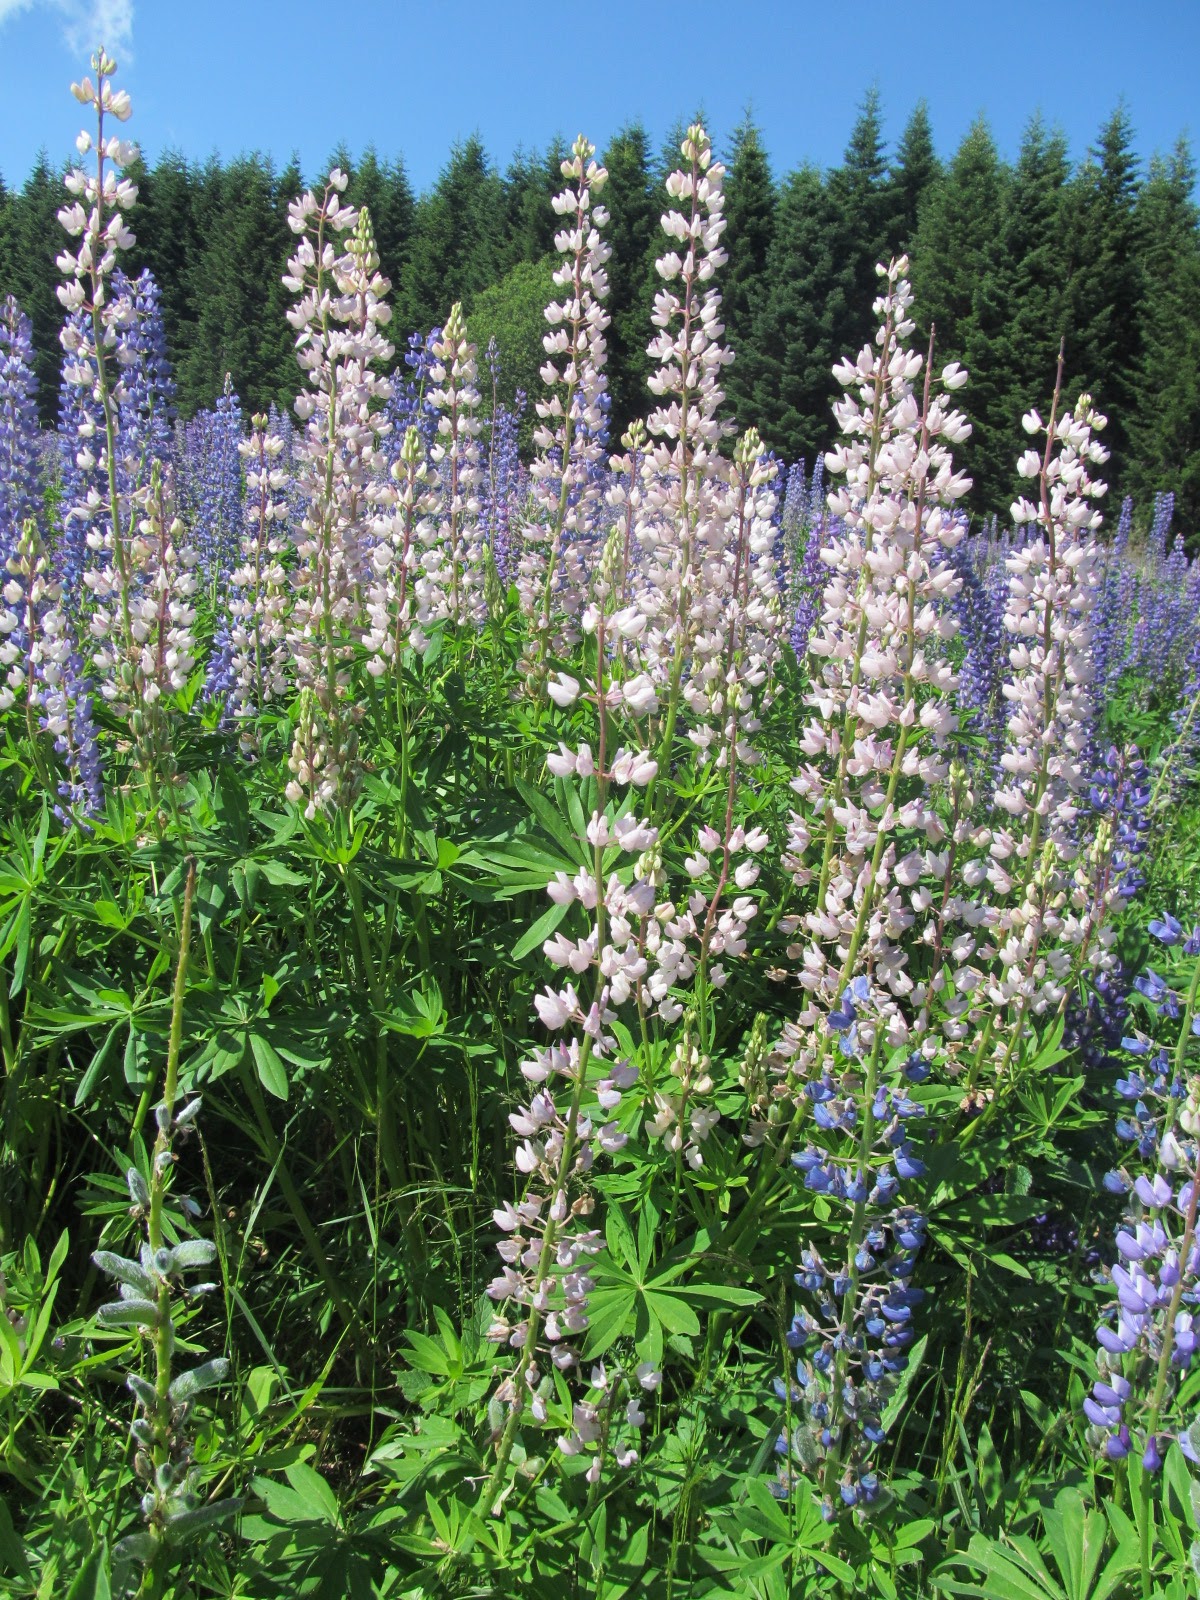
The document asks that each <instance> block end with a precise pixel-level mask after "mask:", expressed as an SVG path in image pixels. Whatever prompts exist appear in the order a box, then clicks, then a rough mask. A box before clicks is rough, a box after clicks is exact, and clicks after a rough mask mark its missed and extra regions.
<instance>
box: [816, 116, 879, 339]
mask: <svg viewBox="0 0 1200 1600" xmlns="http://www.w3.org/2000/svg"><path fill="white" fill-rule="evenodd" d="M825 206H826V218H827V223H826V225H827V227H828V229H829V232H830V241H829V249H830V253H831V255H832V258H833V266H834V271H835V273H836V289H835V291H834V293H833V294H832V295H831V296H830V297H829V300H828V310H829V313H830V317H831V328H830V331H831V335H832V338H833V345H834V356H835V359H836V358H837V357H838V356H840V355H843V354H851V353H854V352H856V351H858V350H859V349H860V348H861V347H862V345H863V344H864V342H865V341H866V340H867V339H869V338H870V337H871V335H872V333H873V332H874V330H875V323H876V318H875V316H874V315H873V313H872V311H871V305H872V302H873V301H874V299H875V296H876V294H877V293H878V285H879V280H878V277H877V275H876V272H875V268H876V265H877V264H878V263H879V262H880V261H886V260H887V259H888V258H889V257H890V256H892V255H895V254H896V253H897V247H896V244H895V237H896V229H895V227H894V225H893V217H892V212H893V206H894V201H893V196H892V192H891V188H890V185H889V183H888V172H887V163H886V162H885V160H884V153H883V125H882V122H881V120H880V105H879V93H878V91H877V90H876V89H872V90H871V91H870V92H869V93H868V95H867V98H866V100H865V101H864V102H863V107H862V110H861V111H860V113H859V116H858V120H857V121H856V122H855V124H854V127H853V129H852V131H851V134H850V143H849V144H848V145H847V146H846V154H845V156H844V157H843V159H842V164H841V166H840V167H835V168H834V169H833V171H832V172H831V173H829V175H828V177H827V178H826V180H825Z"/></svg>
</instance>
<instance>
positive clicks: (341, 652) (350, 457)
mask: <svg viewBox="0 0 1200 1600" xmlns="http://www.w3.org/2000/svg"><path fill="white" fill-rule="evenodd" d="M346 183H347V179H346V175H345V173H344V172H342V171H340V170H339V169H338V168H336V167H335V168H334V170H333V171H332V172H331V173H330V174H329V179H328V182H327V183H326V185H325V188H324V191H323V193H322V195H321V198H320V199H318V198H317V196H316V195H315V194H314V193H313V191H312V190H309V191H307V192H306V193H305V194H304V195H303V196H302V197H301V198H300V199H299V200H296V201H293V203H292V205H291V206H290V207H289V211H288V222H289V225H290V227H291V229H292V232H293V233H295V234H296V235H297V236H298V244H297V248H296V253H295V255H294V256H293V257H292V259H291V260H290V261H289V263H288V271H287V276H286V277H285V278H284V284H285V286H286V287H287V288H288V289H290V290H291V291H292V292H293V293H294V294H295V295H296V296H297V300H296V304H295V306H294V307H293V309H292V310H291V311H289V313H288V320H289V321H290V323H291V325H292V327H293V329H294V330H295V333H296V354H297V360H298V361H299V363H300V366H301V369H302V370H303V371H304V373H305V374H306V376H307V378H308V384H309V387H308V388H307V389H306V390H305V392H304V393H302V394H301V395H300V396H299V398H298V399H297V401H296V413H297V415H298V416H299V417H300V418H301V420H302V421H303V422H304V423H305V425H306V426H305V432H304V435H303V438H302V439H299V440H297V442H296V445H295V455H296V458H297V465H298V477H299V482H300V486H301V488H302V490H303V494H304V515H303V519H302V521H301V523H300V526H299V527H298V528H297V529H296V530H295V533H294V536H293V537H294V540H295V546H296V554H297V558H298V560H297V564H296V566H295V567H294V569H293V573H294V592H293V597H292V605H291V610H290V613H289V618H288V653H289V657H290V660H291V662H292V664H293V665H294V670H295V674H296V682H297V686H298V687H299V688H300V690H301V691H302V710H301V715H300V717H299V719H298V723H297V728H296V737H295V741H294V745H293V750H292V756H291V759H290V761H289V763H288V764H289V767H290V769H291V773H292V781H291V782H290V783H289V784H288V787H287V794H288V798H289V799H290V800H292V801H293V802H295V803H297V804H302V805H303V807H304V812H305V815H306V816H307V817H309V818H310V819H311V818H312V817H314V816H315V815H316V813H317V812H318V811H322V810H324V809H326V808H327V807H328V806H331V805H334V804H343V803H346V802H348V801H349V800H351V799H352V798H353V796H354V794H355V792H356V790H357V786H358V781H359V776H360V773H359V761H358V736H357V727H356V724H357V722H358V720H359V717H360V715H361V708H360V707H359V706H358V705H356V704H355V703H354V700H353V698H352V697H351V694H350V670H349V664H350V662H351V660H352V658H353V653H354V648H355V643H356V634H357V631H358V626H359V617H358V602H359V594H360V591H361V588H362V586H363V585H364V584H365V583H366V582H367V581H368V574H369V570H370V568H369V558H370V550H371V545H372V543H373V541H374V539H375V537H376V533H377V523H378V521H379V519H380V518H381V517H382V516H383V515H384V512H385V506H386V501H387V498H388V485H387V479H386V477H385V476H384V475H383V465H384V456H383V452H382V441H383V439H384V437H385V436H386V432H387V416H386V412H385V411H384V410H383V402H385V401H386V400H387V398H388V396H389V394H390V392H391V389H390V384H389V382H388V380H387V379H386V378H383V377H381V376H380V375H379V373H378V372H377V371H376V368H377V367H378V366H381V365H383V364H384V363H386V362H387V361H389V360H390V359H391V356H392V354H393V350H392V346H391V345H390V344H389V343H388V341H387V339H386V338H385V337H384V335H383V333H382V331H381V330H382V328H383V327H384V326H386V324H387V322H388V321H389V320H390V318H391V308H390V307H389V306H388V305H387V304H386V301H385V298H384V297H385V296H386V294H387V293H388V290H389V288H390V285H389V283H388V281H387V279H386V278H384V277H383V276H382V275H381V274H380V272H379V256H378V253H377V251H376V248H375V239H374V234H373V232H372V230H371V221H370V217H369V216H368V215H367V213H366V211H365V210H364V211H361V212H359V211H356V210H355V209H354V208H353V207H352V206H348V205H346V204H345V203H344V202H343V201H342V198H341V196H342V195H343V193H344V192H345V189H346ZM346 234H349V236H350V237H349V239H348V240H347V242H346V248H345V250H344V251H342V252H341V253H340V254H339V252H338V248H337V244H336V243H335V241H337V240H339V239H340V238H341V237H342V236H343V235H346Z"/></svg>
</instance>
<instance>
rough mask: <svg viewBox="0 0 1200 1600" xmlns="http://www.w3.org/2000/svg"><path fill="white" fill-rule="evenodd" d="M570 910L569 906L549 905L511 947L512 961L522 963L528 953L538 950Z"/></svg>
mask: <svg viewBox="0 0 1200 1600" xmlns="http://www.w3.org/2000/svg"><path fill="white" fill-rule="evenodd" d="M570 909H571V907H570V904H567V905H561V906H560V905H558V904H551V905H550V907H549V908H548V910H546V911H543V912H542V914H541V916H540V917H539V918H538V919H537V921H536V922H535V923H534V924H533V926H532V927H530V928H526V930H525V932H524V933H523V934H522V935H521V937H520V938H519V939H518V940H517V942H516V944H515V945H514V946H513V952H512V953H513V960H514V961H524V959H525V957H526V956H527V955H528V954H529V953H530V951H532V950H536V949H538V948H539V947H540V946H541V945H542V943H543V942H544V941H545V940H546V939H548V938H549V937H550V935H551V934H552V933H553V932H554V930H555V928H557V927H558V925H559V923H560V922H561V921H562V919H563V918H564V917H565V916H566V914H567V912H568V911H569V910H570Z"/></svg>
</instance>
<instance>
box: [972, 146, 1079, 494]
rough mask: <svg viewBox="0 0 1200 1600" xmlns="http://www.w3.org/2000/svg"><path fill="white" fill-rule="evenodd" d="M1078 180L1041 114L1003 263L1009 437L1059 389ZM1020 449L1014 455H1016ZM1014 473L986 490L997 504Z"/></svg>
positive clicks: (1021, 170) (1012, 208) (1021, 161)
mask: <svg viewBox="0 0 1200 1600" xmlns="http://www.w3.org/2000/svg"><path fill="white" fill-rule="evenodd" d="M1069 176H1070V165H1069V163H1068V160H1067V143H1066V140H1065V138H1064V137H1063V135H1062V133H1061V132H1060V131H1059V130H1058V129H1052V130H1050V131H1047V129H1046V127H1045V125H1044V123H1043V122H1042V119H1041V118H1040V117H1033V118H1032V119H1031V120H1030V122H1029V124H1028V126H1027V127H1026V129H1025V134H1024V137H1023V138H1022V140H1021V150H1020V154H1019V155H1018V157H1017V164H1016V167H1015V168H1014V170H1013V175H1012V182H1011V185H1010V188H1009V196H1008V208H1007V212H1006V215H1005V220H1004V233H1003V239H1002V243H1001V250H1000V254H999V258H998V271H999V272H1000V273H1001V274H1002V275H1003V278H1004V280H1005V287H1006V290H1007V301H1008V307H1007V309H1008V315H1009V319H1010V320H1009V336H1008V353H1009V364H1008V368H1007V374H1006V376H1007V380H1008V383H1009V391H1008V394H1007V397H1006V415H1007V418H1008V421H1007V424H1006V425H1002V426H1006V434H1005V436H1006V437H1011V434H1012V427H1013V424H1014V423H1015V421H1016V419H1017V418H1019V417H1021V416H1023V415H1024V414H1025V412H1026V411H1028V410H1029V408H1030V407H1031V406H1037V407H1044V406H1045V404H1046V400H1047V397H1048V395H1049V394H1050V393H1051V392H1052V390H1053V386H1054V372H1055V364H1056V361H1057V358H1058V347H1059V342H1060V341H1061V339H1062V338H1063V336H1064V334H1065V333H1066V315H1067V307H1066V292H1067V267H1066V256H1067V251H1066V244H1065V241H1064V239H1063V227H1062V212H1063V205H1064V199H1065V195H1066V184H1067V180H1068V178H1069ZM1011 454H1012V452H1010V456H1011ZM1013 476H1014V466H1013V461H1012V460H1011V459H1009V460H1008V461H1006V462H1005V463H1004V467H1003V477H1002V479H1001V480H1000V482H998V483H995V484H991V485H986V486H985V493H987V492H988V491H989V490H990V491H991V495H990V498H989V501H988V503H989V505H990V504H992V503H996V504H999V505H1003V504H1004V494H1005V493H1006V492H1007V488H1008V486H1010V485H1011V482H1012V480H1013Z"/></svg>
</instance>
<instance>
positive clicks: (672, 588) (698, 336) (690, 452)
mask: <svg viewBox="0 0 1200 1600" xmlns="http://www.w3.org/2000/svg"><path fill="white" fill-rule="evenodd" d="M680 153H681V155H682V156H683V158H684V162H685V165H684V166H683V167H681V168H680V169H678V170H677V171H675V172H672V173H671V175H670V176H669V177H668V179H667V184H666V188H667V195H668V197H669V199H670V200H671V201H672V202H674V204H673V205H672V208H671V209H670V210H669V211H667V212H665V213H664V215H663V218H662V227H663V231H664V233H666V235H667V237H668V239H669V240H672V241H674V242H676V243H678V244H680V245H681V246H682V247H683V250H682V254H681V253H680V251H679V250H668V251H667V252H666V254H665V255H662V256H660V257H659V259H658V261H657V262H656V263H655V267H656V270H657V272H658V275H659V277H660V278H661V279H662V280H663V285H664V286H663V288H661V289H660V290H658V292H657V294H656V295H655V300H654V314H653V318H652V321H653V323H654V326H655V327H656V328H658V329H659V330H660V331H659V333H658V334H657V336H656V337H655V338H654V339H653V340H652V341H651V343H650V346H649V350H648V354H649V355H650V356H651V357H652V358H653V360H654V361H655V362H656V363H657V367H656V369H655V371H654V372H652V374H651V376H650V379H649V385H650V391H651V393H652V394H653V395H655V396H656V397H657V398H658V400H659V404H658V405H657V406H656V407H655V408H654V409H653V410H652V411H651V413H650V415H649V417H648V418H647V429H648V432H649V434H650V435H651V438H652V439H653V440H655V441H656V442H655V443H653V444H652V445H651V447H650V449H649V450H648V453H647V456H646V460H645V463H644V465H643V469H642V470H643V477H644V480H645V492H644V494H643V497H642V505H641V507H640V515H639V517H638V522H637V530H636V532H637V540H638V544H639V546H640V569H641V570H640V573H639V584H638V588H637V607H638V610H639V612H640V613H641V615H642V617H643V618H644V619H645V621H644V623H643V624H642V625H641V626H640V631H639V633H638V635H637V639H636V651H637V655H638V658H639V660H640V662H641V665H642V670H643V674H644V676H645V678H646V681H647V683H649V684H650V685H652V686H653V689H654V692H655V694H656V696H657V697H658V700H659V701H660V703H661V711H660V716H661V744H660V748H661V750H662V752H663V754H664V756H669V755H670V753H671V752H672V751H673V748H674V738H675V727H676V722H677V719H678V717H679V714H680V706H681V702H682V701H683V699H684V698H685V686H687V685H691V684H693V683H694V684H695V689H696V693H697V694H698V695H700V696H701V697H702V696H703V694H704V685H705V681H706V678H707V676H708V673H709V672H710V671H711V670H712V669H713V664H714V662H715V661H716V659H717V658H719V655H720V652H721V648H722V640H721V626H720V617H721V611H722V605H723V599H724V596H725V594H726V593H727V592H728V585H729V583H730V580H731V576H732V574H731V570H730V565H729V560H728V556H729V549H730V539H729V526H728V524H729V516H730V510H731V502H730V495H729V492H728V473H727V470H726V463H725V462H724V460H723V458H722V457H721V455H720V453H719V448H718V447H719V445H720V443H721V440H722V439H724V438H726V437H727V436H728V434H729V433H730V431H731V428H732V424H730V423H727V422H724V421H722V420H721V419H720V418H719V417H718V415H717V413H718V411H719V409H720V407H721V404H722V402H723V400H724V398H725V394H724V390H723V388H722V387H721V370H722V368H723V367H725V366H727V365H728V364H729V362H730V361H732V359H733V353H732V351H730V350H729V348H728V347H727V346H726V345H725V344H724V343H723V335H724V332H725V328H724V324H723V323H722V321H721V296H720V292H719V291H718V289H717V287H716V285H715V283H714V281H713V280H714V277H715V275H716V273H717V272H718V271H719V270H720V268H721V267H722V266H724V264H725V262H726V260H727V256H726V253H725V250H724V247H723V246H722V244H721V237H722V234H723V233H724V231H725V217H724V193H723V189H722V183H723V180H724V176H725V169H724V168H723V167H722V165H721V164H720V162H718V161H714V160H713V156H712V145H711V142H710V140H709V137H708V134H707V133H706V132H705V130H704V129H703V128H702V127H701V126H700V125H699V124H698V123H697V124H695V125H694V126H693V127H691V128H689V129H688V132H687V136H686V137H685V139H684V140H683V142H682V144H681V145H680ZM677 207H681V208H682V209H677ZM718 670H719V669H718ZM688 736H689V738H690V739H691V740H692V742H693V744H694V745H695V746H696V747H697V749H698V750H699V751H700V752H701V753H703V752H704V751H705V750H706V749H707V748H708V746H709V744H711V743H712V741H713V740H714V739H715V738H717V737H718V727H717V726H716V725H714V723H713V722H709V721H706V720H704V719H703V718H702V717H697V719H696V721H695V723H694V724H693V726H691V727H690V728H689V730H688Z"/></svg>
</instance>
